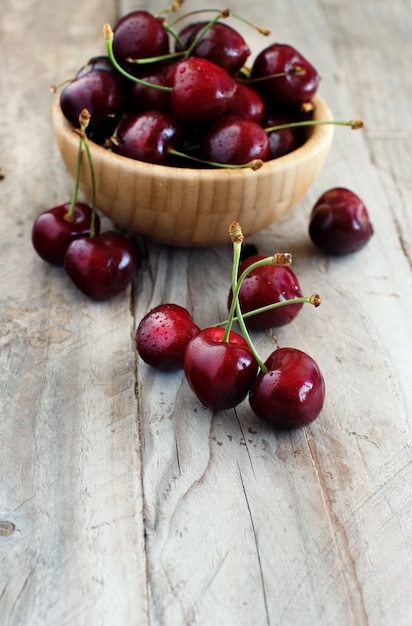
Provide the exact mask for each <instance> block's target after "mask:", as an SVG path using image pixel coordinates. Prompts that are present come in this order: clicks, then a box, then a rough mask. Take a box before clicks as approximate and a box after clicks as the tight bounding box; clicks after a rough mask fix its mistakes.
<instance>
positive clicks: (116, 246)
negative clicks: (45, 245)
mask: <svg viewBox="0 0 412 626" xmlns="http://www.w3.org/2000/svg"><path fill="white" fill-rule="evenodd" d="M135 264H136V255H135V252H134V249H133V247H132V245H131V243H130V241H129V240H128V239H127V238H126V237H124V236H123V235H122V234H120V233H117V232H114V231H106V232H104V233H102V234H101V235H99V236H97V237H83V238H81V239H76V240H75V241H73V242H72V243H71V244H70V245H69V247H68V248H67V252H66V255H65V257H64V267H65V269H66V272H67V274H68V275H69V277H70V278H71V280H72V281H73V283H74V284H75V285H76V286H77V287H78V288H79V289H80V291H82V292H83V293H85V294H86V295H87V296H90V297H91V298H93V299H95V300H105V299H107V298H112V297H114V296H116V295H118V294H119V293H121V292H122V291H124V290H125V289H126V287H128V285H129V284H130V282H131V280H132V277H133V273H134V269H135Z"/></svg>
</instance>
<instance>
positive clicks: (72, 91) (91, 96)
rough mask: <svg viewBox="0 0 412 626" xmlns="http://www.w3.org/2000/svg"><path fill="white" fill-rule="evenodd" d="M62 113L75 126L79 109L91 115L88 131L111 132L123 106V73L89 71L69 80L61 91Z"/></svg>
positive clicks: (101, 133) (102, 133)
mask: <svg viewBox="0 0 412 626" xmlns="http://www.w3.org/2000/svg"><path fill="white" fill-rule="evenodd" d="M60 105H61V109H62V111H63V114H64V115H65V116H66V118H67V119H68V120H69V121H70V122H71V123H72V124H73V125H76V124H77V122H78V119H79V115H80V112H81V111H82V109H84V108H86V109H87V110H88V111H89V113H90V115H91V119H90V124H89V128H88V132H89V133H98V134H99V135H105V134H107V135H109V134H111V133H112V131H113V129H114V127H115V125H116V123H117V121H118V120H119V117H120V115H121V113H122V110H123V106H124V84H123V79H122V78H121V77H120V76H117V75H115V74H114V73H113V72H109V71H105V70H90V71H89V72H86V73H84V74H82V75H81V76H79V77H78V78H75V79H74V80H72V81H71V82H70V83H68V84H67V85H66V86H65V87H64V88H63V90H62V92H61V94H60Z"/></svg>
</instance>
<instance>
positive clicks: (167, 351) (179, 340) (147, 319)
mask: <svg viewBox="0 0 412 626" xmlns="http://www.w3.org/2000/svg"><path fill="white" fill-rule="evenodd" d="M199 332H200V328H199V327H198V326H197V325H196V324H195V323H194V321H193V319H192V316H191V315H190V313H189V311H188V310H187V309H185V308H184V307H182V306H179V305H178V304H160V305H158V306H156V307H154V308H153V309H151V311H149V312H148V313H146V315H145V316H144V317H143V319H142V320H141V321H140V323H139V325H138V327H137V330H136V349H137V352H138V353H139V355H140V357H141V358H142V359H143V361H145V362H146V363H148V364H149V365H151V366H152V367H155V368H157V369H160V370H165V371H173V370H179V369H183V364H184V354H185V350H186V346H187V344H188V342H189V341H190V339H192V337H195V336H196V335H197V334H198V333H199Z"/></svg>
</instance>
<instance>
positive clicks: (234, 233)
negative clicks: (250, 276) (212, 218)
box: [222, 222, 244, 341]
mask: <svg viewBox="0 0 412 626" xmlns="http://www.w3.org/2000/svg"><path fill="white" fill-rule="evenodd" d="M229 236H230V238H231V240H232V244H233V263H232V289H233V292H234V291H235V288H236V283H237V275H238V271H239V264H240V254H241V251H242V243H243V240H244V235H243V233H242V229H241V227H240V224H239V222H232V223H231V224H230V226H229ZM235 308H236V301H235V298H233V299H232V304H231V307H230V310H229V317H228V319H227V320H226V322H225V332H224V334H223V337H222V341H228V340H229V334H230V331H231V329H232V325H233V319H234V316H235Z"/></svg>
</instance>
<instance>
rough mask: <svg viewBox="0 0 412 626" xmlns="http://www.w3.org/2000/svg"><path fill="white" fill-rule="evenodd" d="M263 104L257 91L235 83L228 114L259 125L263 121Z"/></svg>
mask: <svg viewBox="0 0 412 626" xmlns="http://www.w3.org/2000/svg"><path fill="white" fill-rule="evenodd" d="M264 110H265V103H264V102H263V99H262V97H261V96H260V95H259V94H258V92H257V91H255V90H254V89H252V88H251V87H249V86H248V85H245V84H243V83H237V85H236V91H235V94H234V96H233V98H232V103H231V105H230V112H231V113H234V114H235V115H239V116H240V117H244V118H245V119H247V120H251V121H252V122H256V124H260V123H261V122H262V119H263V113H264Z"/></svg>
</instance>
